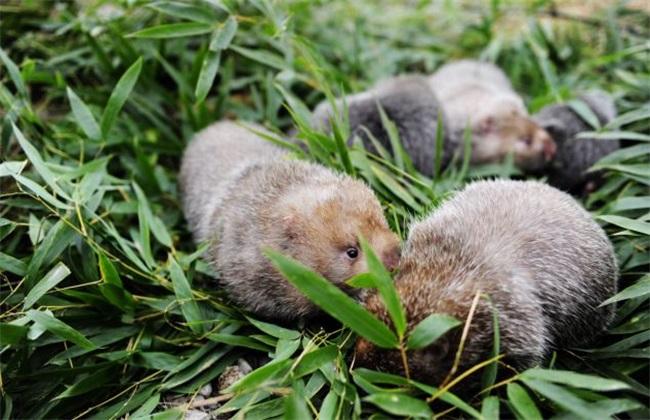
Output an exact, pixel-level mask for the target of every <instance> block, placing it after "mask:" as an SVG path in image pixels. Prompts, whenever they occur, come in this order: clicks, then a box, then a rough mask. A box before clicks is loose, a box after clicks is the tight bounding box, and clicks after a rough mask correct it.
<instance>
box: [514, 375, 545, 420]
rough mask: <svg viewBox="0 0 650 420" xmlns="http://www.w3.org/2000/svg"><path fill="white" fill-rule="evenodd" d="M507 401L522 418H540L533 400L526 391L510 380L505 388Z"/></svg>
mask: <svg viewBox="0 0 650 420" xmlns="http://www.w3.org/2000/svg"><path fill="white" fill-rule="evenodd" d="M507 393H508V401H510V404H512V407H513V408H514V409H515V410H516V411H517V414H519V416H520V417H521V418H523V419H530V420H542V415H541V414H540V412H539V410H538V409H537V406H536V405H535V402H534V401H533V400H532V398H530V396H529V395H528V392H526V390H525V389H524V387H522V386H521V385H519V384H516V383H514V382H511V383H509V384H508V388H507Z"/></svg>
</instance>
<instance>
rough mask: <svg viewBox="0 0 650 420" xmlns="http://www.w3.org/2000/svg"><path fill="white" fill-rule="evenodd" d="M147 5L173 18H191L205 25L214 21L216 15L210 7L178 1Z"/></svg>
mask: <svg viewBox="0 0 650 420" xmlns="http://www.w3.org/2000/svg"><path fill="white" fill-rule="evenodd" d="M147 7H151V8H152V9H155V10H157V11H159V12H161V13H165V14H166V15H169V16H172V17H174V18H181V19H188V20H193V21H195V22H200V23H205V24H206V25H210V24H212V23H214V21H215V20H216V19H217V16H216V15H215V14H214V13H213V11H212V9H211V8H210V7H201V6H199V5H193V4H187V3H182V2H178V1H158V2H155V3H153V4H148V5H147Z"/></svg>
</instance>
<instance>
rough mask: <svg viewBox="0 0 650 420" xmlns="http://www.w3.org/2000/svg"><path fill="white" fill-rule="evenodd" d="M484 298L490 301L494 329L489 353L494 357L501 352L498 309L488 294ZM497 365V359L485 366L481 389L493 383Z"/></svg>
mask: <svg viewBox="0 0 650 420" xmlns="http://www.w3.org/2000/svg"><path fill="white" fill-rule="evenodd" d="M485 298H487V299H488V301H489V303H490V308H491V310H492V329H493V331H494V332H493V337H492V352H491V354H490V358H496V357H497V356H499V353H500V352H501V331H500V328H499V313H498V309H497V308H496V306H495V305H494V304H493V303H492V300H491V299H490V298H489V296H486V297H485ZM498 367H499V364H498V361H495V362H494V363H492V364H490V365H489V366H488V367H486V368H485V370H484V371H483V374H482V375H481V388H482V389H486V388H490V387H491V386H492V385H494V383H495V382H496V379H497V371H498Z"/></svg>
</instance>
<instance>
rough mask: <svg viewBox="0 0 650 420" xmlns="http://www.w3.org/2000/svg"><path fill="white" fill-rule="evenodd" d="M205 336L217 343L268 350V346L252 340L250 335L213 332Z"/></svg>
mask: <svg viewBox="0 0 650 420" xmlns="http://www.w3.org/2000/svg"><path fill="white" fill-rule="evenodd" d="M207 338H208V339H209V340H212V341H216V342H217V343H224V344H230V345H231V346H237V347H246V348H249V349H253V350H259V351H268V350H269V347H267V346H266V345H264V344H262V343H260V342H259V341H257V340H254V339H252V338H250V337H244V336H241V335H234V334H223V333H213V334H208V336H207Z"/></svg>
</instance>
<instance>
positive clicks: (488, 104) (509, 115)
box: [429, 60, 556, 171]
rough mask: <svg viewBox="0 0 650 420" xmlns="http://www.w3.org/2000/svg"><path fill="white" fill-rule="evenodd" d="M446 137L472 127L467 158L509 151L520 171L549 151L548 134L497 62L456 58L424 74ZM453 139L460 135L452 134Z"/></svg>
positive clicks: (494, 158)
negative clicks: (444, 121) (443, 118)
mask: <svg viewBox="0 0 650 420" xmlns="http://www.w3.org/2000/svg"><path fill="white" fill-rule="evenodd" d="M429 84H430V86H431V89H432V90H433V91H434V92H435V94H436V95H437V97H438V100H439V101H440V104H442V107H443V108H444V110H445V113H446V115H447V121H448V122H449V126H447V127H449V129H450V134H449V136H450V137H452V138H457V139H462V137H463V133H464V131H465V129H466V127H468V126H469V127H470V129H471V131H472V163H479V164H480V163H496V162H500V161H503V159H504V158H505V157H506V156H507V155H508V154H510V153H512V154H513V156H514V162H515V164H516V166H517V167H519V168H520V169H522V170H523V171H531V170H538V169H541V168H542V167H544V166H545V165H546V163H547V162H549V161H550V160H551V159H552V158H553V156H554V155H555V150H556V145H555V143H554V142H553V139H552V138H551V137H550V136H549V134H548V133H547V132H546V131H545V130H544V129H543V128H542V127H540V126H539V125H538V124H536V123H535V122H534V121H533V120H532V119H531V118H530V117H529V115H528V111H527V110H526V107H525V106H524V101H523V100H522V98H521V96H519V95H518V94H517V93H516V92H515V91H514V89H513V88H512V85H511V84H510V81H509V80H508V78H507V76H506V75H505V73H504V72H503V71H502V70H501V69H500V68H498V67H497V66H495V65H493V64H490V63H486V62H481V61H475V60H460V61H456V62H452V63H449V64H446V65H444V66H442V67H441V68H440V69H439V70H438V71H436V72H435V73H434V74H433V75H431V76H430V77H429ZM455 143H456V144H462V141H460V140H456V141H455Z"/></svg>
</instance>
